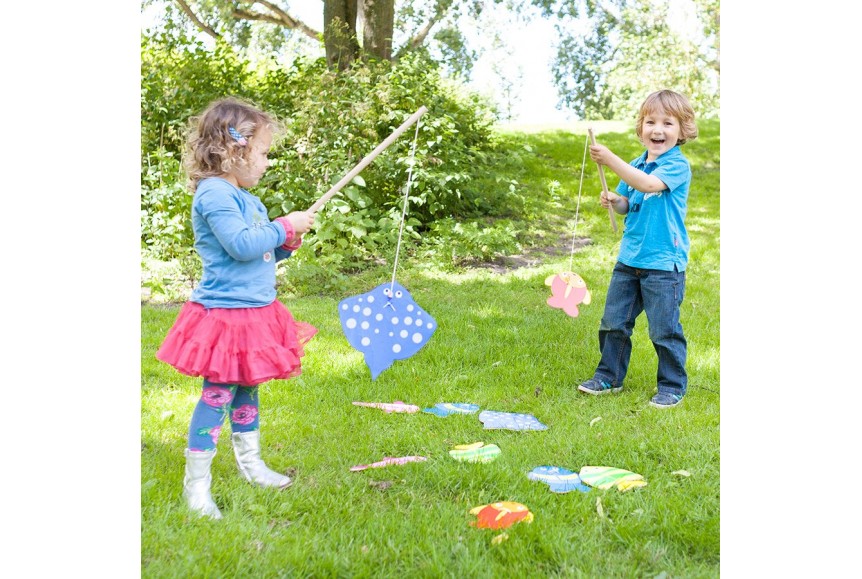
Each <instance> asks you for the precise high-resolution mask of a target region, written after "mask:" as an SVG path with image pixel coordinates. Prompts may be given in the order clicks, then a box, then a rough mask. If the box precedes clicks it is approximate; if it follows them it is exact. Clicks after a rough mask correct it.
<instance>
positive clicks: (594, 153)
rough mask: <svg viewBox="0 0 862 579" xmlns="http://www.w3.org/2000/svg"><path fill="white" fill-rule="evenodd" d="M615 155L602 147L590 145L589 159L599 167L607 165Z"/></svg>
mask: <svg viewBox="0 0 862 579" xmlns="http://www.w3.org/2000/svg"><path fill="white" fill-rule="evenodd" d="M614 157H616V155H614V154H613V152H612V151H611V150H610V149H608V148H607V147H605V146H604V145H590V159H592V160H593V161H595V162H596V163H598V164H600V165H607V164H608V162H609V161H611V160H612V159H613V158H614Z"/></svg>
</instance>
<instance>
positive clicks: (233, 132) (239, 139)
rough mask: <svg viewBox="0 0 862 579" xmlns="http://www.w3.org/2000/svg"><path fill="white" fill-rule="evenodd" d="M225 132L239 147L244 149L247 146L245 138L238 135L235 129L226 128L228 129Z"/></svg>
mask: <svg viewBox="0 0 862 579" xmlns="http://www.w3.org/2000/svg"><path fill="white" fill-rule="evenodd" d="M227 132H229V133H230V136H231V137H233V138H234V140H235V141H236V142H237V143H238V144H239V145H240V146H242V147H245V146H246V145H248V141H247V140H246V138H245V137H243V136H242V135H241V134H240V132H239V131H237V130H236V129H235V128H233V127H228V128H227Z"/></svg>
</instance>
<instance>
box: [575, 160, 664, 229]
mask: <svg viewBox="0 0 862 579" xmlns="http://www.w3.org/2000/svg"><path fill="white" fill-rule="evenodd" d="M590 158H591V159H592V160H593V161H595V162H596V163H600V164H602V165H605V166H606V167H607V168H608V169H610V170H611V171H613V172H614V173H616V174H617V176H618V177H619V178H620V179H622V180H623V181H625V182H626V183H628V184H629V185H631V186H632V187H634V188H635V189H637V190H638V191H642V192H643V193H658V192H659V191H664V190H665V189H667V185H665V183H664V181H662V180H661V179H659V178H658V177H655V176H653V175H647V174H646V173H644V172H643V171H641V170H640V169H636V168H634V167H632V166H631V165H629V164H628V163H626V162H625V161H623V160H622V159H620V158H619V157H618V156H617V155H615V154H614V153H613V151H611V150H610V149H608V148H607V147H605V146H604V145H591V146H590ZM614 208H615V209H616V206H614ZM626 209H628V208H626ZM617 213H620V211H619V210H617Z"/></svg>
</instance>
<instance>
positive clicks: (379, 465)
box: [350, 456, 428, 472]
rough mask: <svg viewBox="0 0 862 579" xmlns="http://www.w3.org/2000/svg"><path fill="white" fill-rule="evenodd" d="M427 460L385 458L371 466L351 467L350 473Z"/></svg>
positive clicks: (419, 457)
mask: <svg viewBox="0 0 862 579" xmlns="http://www.w3.org/2000/svg"><path fill="white" fill-rule="evenodd" d="M425 460H428V459H427V458H426V457H424V456H399V457H393V456H387V457H385V458H384V459H383V460H379V461H377V462H372V463H371V464H358V465H356V466H351V467H350V471H351V472H357V471H360V470H365V469H366V468H383V467H384V466H389V465H391V464H407V463H408V462H422V461H425Z"/></svg>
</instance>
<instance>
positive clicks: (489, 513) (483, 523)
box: [470, 501, 533, 529]
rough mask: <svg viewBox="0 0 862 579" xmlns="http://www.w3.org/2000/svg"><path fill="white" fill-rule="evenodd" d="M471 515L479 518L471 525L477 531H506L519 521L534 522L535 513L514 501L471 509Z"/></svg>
mask: <svg viewBox="0 0 862 579" xmlns="http://www.w3.org/2000/svg"><path fill="white" fill-rule="evenodd" d="M470 514H471V515H476V517H477V520H476V521H474V522H472V523H470V525H472V526H474V527H476V528H477V529H505V528H507V527H511V526H512V525H514V524H515V523H517V522H518V521H524V522H525V523H532V522H533V513H531V512H530V510H529V509H528V508H527V507H525V506H524V505H522V504H521V503H515V502H512V501H501V502H499V503H492V504H490V505H482V506H481V507H475V508H473V509H470Z"/></svg>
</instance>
